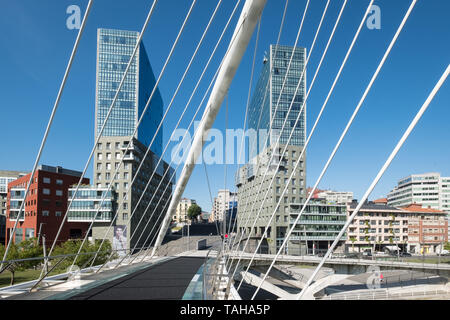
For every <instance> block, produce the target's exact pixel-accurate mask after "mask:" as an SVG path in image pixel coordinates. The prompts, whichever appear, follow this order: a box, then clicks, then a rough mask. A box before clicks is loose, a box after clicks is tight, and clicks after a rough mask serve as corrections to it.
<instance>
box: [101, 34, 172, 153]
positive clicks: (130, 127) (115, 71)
mask: <svg viewBox="0 0 450 320" xmlns="http://www.w3.org/2000/svg"><path fill="white" fill-rule="evenodd" d="M138 38H139V32H134V31H125V30H110V29H98V33H97V87H96V101H95V136H96V137H97V136H98V135H99V133H100V130H101V128H102V125H103V123H104V121H105V118H106V115H107V113H108V110H109V108H110V107H111V104H112V102H113V99H114V96H115V95H116V92H117V89H118V87H119V84H120V81H121V80H122V77H123V75H124V74H125V70H126V68H127V65H128V62H129V60H130V59H131V55H132V54H133V50H134V48H135V46H136V43H137V40H138ZM155 84H156V80H155V76H154V74H153V70H152V67H151V65H150V61H149V59H148V56H147V51H146V49H145V46H144V44H143V43H142V42H141V44H140V46H139V49H138V51H137V53H136V56H135V58H134V60H133V63H132V64H131V68H130V70H129V71H128V74H127V76H126V78H125V82H124V84H123V86H122V89H121V91H120V93H119V96H118V98H119V99H118V100H117V101H116V103H115V105H114V108H113V110H112V112H111V114H110V116H109V118H108V121H107V122H106V125H105V128H104V131H103V133H102V137H105V138H107V137H126V136H132V135H133V132H134V131H135V128H136V126H137V123H138V121H139V119H140V118H141V116H142V113H143V111H144V108H145V106H146V104H147V101H148V99H149V98H150V95H151V93H152V91H153V88H154V86H155ZM162 114H163V101H162V98H161V94H160V92H159V89H158V88H157V90H156V91H155V93H154V95H153V97H152V100H151V102H150V105H149V106H148V109H147V112H146V113H145V115H144V117H143V120H142V122H141V124H140V126H139V128H138V130H137V132H136V135H135V136H134V137H135V138H136V139H138V140H139V141H140V142H141V143H143V144H144V145H146V146H148V145H149V144H150V142H151V140H152V138H153V136H154V134H155V132H156V129H157V127H158V126H159V124H160V122H161V119H162ZM162 137H163V132H162V130H160V131H159V133H158V135H157V137H156V139H155V141H154V142H153V144H152V146H151V148H150V150H151V151H152V152H153V153H155V154H156V155H157V156H161V152H162ZM106 140H107V139H106Z"/></svg>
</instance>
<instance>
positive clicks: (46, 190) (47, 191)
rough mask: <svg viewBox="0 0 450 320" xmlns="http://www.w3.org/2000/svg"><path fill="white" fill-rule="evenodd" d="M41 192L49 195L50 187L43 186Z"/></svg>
mask: <svg viewBox="0 0 450 320" xmlns="http://www.w3.org/2000/svg"><path fill="white" fill-rule="evenodd" d="M42 193H43V194H45V195H50V189H47V188H44V190H42Z"/></svg>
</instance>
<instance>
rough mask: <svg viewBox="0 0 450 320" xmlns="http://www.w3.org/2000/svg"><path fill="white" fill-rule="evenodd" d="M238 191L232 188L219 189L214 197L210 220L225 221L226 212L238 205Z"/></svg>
mask: <svg viewBox="0 0 450 320" xmlns="http://www.w3.org/2000/svg"><path fill="white" fill-rule="evenodd" d="M237 202H238V200H237V193H235V192H231V191H230V190H219V192H218V193H217V197H215V198H214V203H213V208H212V211H211V216H210V221H211V222H214V221H223V217H224V214H226V211H227V210H228V209H230V208H232V207H237Z"/></svg>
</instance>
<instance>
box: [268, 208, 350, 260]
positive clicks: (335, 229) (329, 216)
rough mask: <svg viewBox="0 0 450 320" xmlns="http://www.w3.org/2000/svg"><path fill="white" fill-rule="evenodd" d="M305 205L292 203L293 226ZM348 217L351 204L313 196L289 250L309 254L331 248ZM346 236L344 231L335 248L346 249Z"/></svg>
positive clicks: (291, 238)
mask: <svg viewBox="0 0 450 320" xmlns="http://www.w3.org/2000/svg"><path fill="white" fill-rule="evenodd" d="M303 206H304V204H293V203H291V205H290V220H289V226H290V227H292V226H293V225H294V222H295V220H296V219H297V217H298V214H299V213H300V211H301V209H302V208H303ZM276 219H278V220H280V219H281V216H277V217H276ZM346 221H347V206H346V205H345V204H338V203H331V202H329V201H327V200H324V199H316V200H310V202H309V203H308V204H307V205H306V207H305V210H304V211H303V213H302V216H301V217H300V219H299V220H298V222H297V223H296V225H295V228H294V230H293V233H292V235H291V237H290V239H289V241H288V243H287V245H286V248H285V252H286V253H288V254H291V255H305V254H306V253H308V254H317V253H319V252H324V251H326V250H328V248H329V247H330V245H331V244H332V243H333V241H334V240H335V239H336V237H337V235H338V234H339V232H340V231H341V230H342V228H343V227H344V225H345V223H346ZM282 238H283V237H282ZM280 240H282V239H280ZM283 240H284V239H283ZM346 240H347V235H346V234H344V235H343V236H342V238H341V240H340V241H339V243H338V245H337V247H336V249H335V252H343V251H344V249H345V246H344V244H345V241H346Z"/></svg>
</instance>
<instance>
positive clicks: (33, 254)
mask: <svg viewBox="0 0 450 320" xmlns="http://www.w3.org/2000/svg"><path fill="white" fill-rule="evenodd" d="M5 250H6V248H5V246H3V245H0V257H1V258H3V256H4V255H5ZM37 257H42V247H41V246H40V245H39V244H38V242H37V239H35V238H33V239H28V240H25V241H22V242H21V243H19V244H15V243H11V246H10V249H9V252H8V256H7V257H6V260H7V261H11V260H23V259H29V258H37ZM41 263H42V260H40V259H36V260H31V261H21V262H14V263H12V264H9V265H6V264H5V265H4V266H3V267H6V266H7V268H6V270H8V271H9V272H10V273H11V282H10V285H11V286H12V285H14V281H15V274H16V272H17V271H24V270H28V269H32V268H36V267H37V266H38V265H40V264H41Z"/></svg>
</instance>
